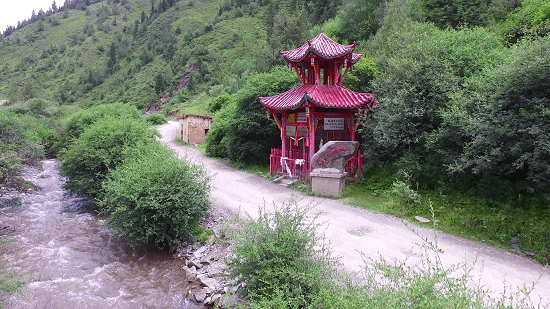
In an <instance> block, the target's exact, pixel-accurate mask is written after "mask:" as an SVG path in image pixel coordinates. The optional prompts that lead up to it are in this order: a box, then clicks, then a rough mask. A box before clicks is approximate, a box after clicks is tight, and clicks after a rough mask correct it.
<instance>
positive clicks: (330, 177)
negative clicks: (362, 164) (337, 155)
mask: <svg viewBox="0 0 550 309" xmlns="http://www.w3.org/2000/svg"><path fill="white" fill-rule="evenodd" d="M309 175H310V176H311V190H312V191H313V193H319V194H323V195H330V196H340V195H341V194H342V191H343V190H344V187H345V186H346V182H345V177H346V172H342V171H340V170H339V169H336V168H316V169H314V170H313V171H312V172H311V173H310V174H309Z"/></svg>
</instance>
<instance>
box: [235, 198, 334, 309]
mask: <svg viewBox="0 0 550 309" xmlns="http://www.w3.org/2000/svg"><path fill="white" fill-rule="evenodd" d="M237 225H238V226H239V227H238V228H235V229H234V230H233V231H232V235H231V240H232V241H233V243H234V248H233V250H232V256H231V257H229V258H228V259H227V262H228V266H229V270H230V272H229V277H230V278H235V279H238V280H239V281H241V282H245V283H246V286H245V287H244V288H243V289H242V290H241V293H242V295H243V296H245V297H247V298H249V299H251V300H252V301H253V302H259V303H263V304H264V305H262V306H260V307H264V308H265V304H269V303H271V304H273V301H277V302H278V301H279V300H280V299H282V300H284V302H285V303H287V304H289V305H288V307H291V308H300V307H307V306H308V305H309V304H311V303H312V301H313V299H315V297H316V295H318V294H319V293H320V292H321V290H322V286H323V284H322V282H323V279H326V280H328V279H329V278H330V272H329V271H330V267H331V266H332V265H333V263H334V260H333V259H332V258H331V257H330V251H328V248H327V247H326V246H325V244H324V240H323V238H322V237H320V236H318V235H317V232H316V229H317V226H318V224H316V223H315V221H314V218H311V217H308V216H307V211H306V209H304V208H300V207H299V206H298V205H297V204H296V203H295V202H292V201H291V202H289V203H284V204H282V205H281V206H280V207H276V208H275V211H274V213H267V211H266V210H265V208H263V209H262V208H260V214H259V218H258V219H257V220H247V221H244V220H239V221H238V222H237ZM280 308H287V306H282V307H280Z"/></svg>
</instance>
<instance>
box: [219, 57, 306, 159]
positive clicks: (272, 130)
mask: <svg viewBox="0 0 550 309" xmlns="http://www.w3.org/2000/svg"><path fill="white" fill-rule="evenodd" d="M297 83H298V78H297V77H296V75H293V74H292V73H291V72H289V71H288V70H287V69H284V68H282V67H280V68H275V69H273V70H272V71H271V72H270V73H260V74H256V75H253V76H252V77H250V79H249V80H248V82H247V83H246V85H244V86H243V87H242V88H241V89H240V90H239V91H238V92H237V93H235V94H234V95H233V100H234V102H235V105H236V106H235V108H236V110H235V111H236V113H235V114H234V117H233V118H232V119H230V120H231V121H230V122H229V128H228V130H227V139H228V143H227V152H228V156H229V158H230V159H231V160H234V161H241V162H244V163H254V164H255V163H259V164H264V163H267V162H269V153H270V151H271V148H272V147H277V146H280V145H281V133H280V131H279V129H278V128H277V125H276V124H275V122H274V121H273V119H268V118H267V117H266V113H265V109H264V107H263V106H262V105H261V104H260V101H259V100H258V95H260V96H272V95H276V94H280V93H282V92H285V91H288V90H290V89H291V88H292V87H293V86H296V84H297Z"/></svg>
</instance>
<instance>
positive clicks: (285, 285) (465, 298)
mask: <svg viewBox="0 0 550 309" xmlns="http://www.w3.org/2000/svg"><path fill="white" fill-rule="evenodd" d="M429 208H430V209H432V210H433V207H431V206H430V207H429ZM310 210H311V207H310V206H300V205H298V204H297V202H296V201H293V200H290V201H289V202H287V203H283V204H282V205H280V206H278V205H274V211H273V212H267V211H266V209H265V206H264V207H260V208H259V213H260V216H259V218H258V219H256V220H254V219H252V218H250V217H248V218H239V217H237V218H236V219H235V220H234V222H233V224H232V227H231V228H229V229H230V231H229V240H230V241H231V242H232V243H233V246H234V248H233V250H232V254H231V255H230V256H228V257H227V258H226V263H227V265H228V279H232V280H235V281H233V282H234V285H235V286H240V288H239V289H237V292H236V293H237V294H238V295H240V296H241V297H242V299H243V302H244V303H243V304H242V305H243V308H255V309H264V308H265V309H268V308H269V309H271V308H312V309H313V308H326V309H337V308H377V309H378V308H385V309H386V308H507V309H508V308H509V309H511V308H541V307H544V306H548V305H550V304H548V303H546V304H545V303H539V304H536V303H535V304H533V303H531V301H530V300H529V293H530V291H531V290H532V288H533V287H527V288H525V287H524V288H518V289H515V288H513V289H512V290H506V291H505V292H504V293H503V294H501V295H500V296H497V297H492V296H491V295H489V291H488V290H487V289H486V288H485V287H483V286H481V285H480V284H479V283H478V282H477V281H476V278H474V277H473V276H472V275H471V270H472V269H473V267H474V264H475V262H474V263H458V264H453V265H450V266H444V265H443V264H442V263H441V260H440V258H439V254H440V253H441V250H440V248H439V247H438V243H437V233H436V232H435V229H432V230H433V231H434V233H433V236H430V237H427V238H426V237H423V236H420V235H419V234H418V233H416V231H415V230H414V228H411V230H412V231H413V232H415V233H416V234H417V235H418V236H419V244H418V245H419V246H420V249H421V252H422V254H421V255H420V256H415V257H410V258H411V259H412V260H414V261H411V260H409V259H408V258H406V259H405V260H391V261H390V260H387V259H385V258H384V257H382V256H381V257H380V258H378V259H370V258H364V262H365V266H364V272H362V273H359V274H353V275H351V274H348V273H347V272H345V271H343V270H342V268H341V265H339V261H338V260H337V259H334V258H333V257H331V248H330V246H328V245H327V244H328V243H327V241H326V239H325V236H324V235H322V234H319V232H318V231H317V228H318V226H319V225H318V223H317V221H316V220H317V216H315V215H312V212H311V211H310ZM430 215H431V216H429V218H431V219H432V225H431V227H432V228H433V227H435V224H434V220H433V219H434V218H435V212H433V211H432V212H431V214H430ZM417 259H419V260H420V261H417ZM231 298H232V295H231V293H229V295H226V296H225V297H224V302H227V301H229V300H230V299H231ZM223 306H224V308H225V304H223ZM228 306H229V304H228ZM239 308H241V307H239Z"/></svg>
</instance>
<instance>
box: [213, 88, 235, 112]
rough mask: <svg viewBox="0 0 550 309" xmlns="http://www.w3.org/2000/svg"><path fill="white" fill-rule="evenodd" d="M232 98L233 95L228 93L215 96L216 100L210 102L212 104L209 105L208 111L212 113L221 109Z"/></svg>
mask: <svg viewBox="0 0 550 309" xmlns="http://www.w3.org/2000/svg"><path fill="white" fill-rule="evenodd" d="M231 98H232V96H231V95H230V94H227V93H224V94H222V95H220V96H217V97H215V98H214V100H212V102H210V104H209V105H208V111H209V112H211V113H215V112H217V111H219V110H220V109H222V107H224V106H226V105H227V104H229V102H231Z"/></svg>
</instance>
